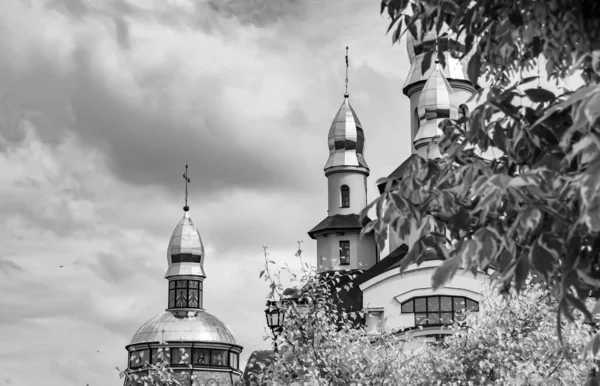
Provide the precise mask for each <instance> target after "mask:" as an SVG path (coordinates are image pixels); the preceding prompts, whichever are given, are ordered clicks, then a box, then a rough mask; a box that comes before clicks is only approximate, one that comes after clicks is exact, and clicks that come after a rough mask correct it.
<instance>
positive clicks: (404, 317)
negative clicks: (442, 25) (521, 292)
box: [308, 31, 485, 347]
mask: <svg viewBox="0 0 600 386" xmlns="http://www.w3.org/2000/svg"><path fill="white" fill-rule="evenodd" d="M443 32H444V31H442V32H441V33H440V35H442V34H443ZM436 44H437V45H438V47H440V46H447V45H448V44H453V45H454V47H456V46H459V47H460V46H461V44H460V42H459V41H457V40H455V39H452V38H448V37H447V35H446V36H440V37H438V36H437V34H436V33H435V32H430V33H428V34H426V35H425V36H424V38H423V39H422V40H418V39H415V38H413V37H412V36H411V34H407V46H408V47H407V48H408V55H409V58H410V64H411V68H410V71H409V74H408V77H407V79H406V82H405V85H404V89H403V92H404V94H405V95H406V96H407V97H408V98H409V99H410V111H411V114H410V117H411V118H410V126H409V125H408V123H409V122H406V123H404V122H403V123H402V124H403V125H404V127H407V128H408V127H410V130H408V129H407V130H406V134H407V135H410V141H411V143H412V144H413V146H412V154H411V155H410V157H409V158H408V159H407V160H405V161H404V162H403V163H401V164H400V166H398V168H397V169H396V170H394V171H393V172H392V173H391V174H390V175H389V177H390V178H394V179H401V178H402V177H403V175H405V173H406V172H407V165H408V164H409V162H410V160H411V159H412V158H413V157H423V158H425V159H436V158H440V157H441V154H440V150H439V148H438V147H437V141H438V138H439V136H440V135H441V134H442V132H441V129H440V128H439V124H440V123H441V122H442V121H443V120H444V119H447V118H452V119H457V118H458V117H459V116H461V115H466V114H468V110H469V109H468V107H467V105H466V102H467V100H468V99H469V98H470V97H471V96H472V94H473V93H474V92H475V85H473V84H471V82H470V81H469V78H468V75H467V64H468V61H469V59H470V55H466V56H465V57H464V58H463V59H461V60H459V59H457V58H454V57H452V56H451V55H450V54H449V53H448V52H445V55H446V58H445V59H446V66H445V67H442V66H441V65H440V64H439V63H437V62H436V63H435V64H432V65H431V67H430V68H429V70H427V71H426V72H425V73H422V71H421V63H422V61H423V58H424V56H425V52H426V50H427V49H429V47H432V46H435V45H436ZM462 47H464V45H462ZM347 81H348V80H347V77H346V93H345V94H344V101H343V103H342V106H341V107H340V109H339V111H338V112H337V114H336V116H335V118H334V120H333V123H332V124H331V128H330V130H329V137H328V146H329V159H328V160H327V163H326V164H325V168H324V170H325V176H326V178H327V180H328V213H327V214H328V215H327V217H326V218H325V219H324V220H322V221H321V222H320V223H319V224H318V225H317V226H315V227H314V228H313V229H312V230H311V231H309V233H308V234H309V236H310V237H311V238H312V239H315V240H316V241H317V261H316V264H317V268H318V271H319V272H331V271H344V272H346V271H348V270H363V271H364V272H363V273H361V274H360V275H359V276H358V277H357V279H355V280H354V284H355V285H357V286H358V287H359V288H360V292H361V294H362V296H361V298H360V302H361V303H362V304H360V308H362V309H364V310H365V311H366V320H365V321H364V323H365V327H366V328H367V330H371V331H374V330H376V329H378V328H382V327H384V328H385V329H387V330H390V329H400V330H410V331H411V335H412V336H413V337H421V338H420V339H418V340H417V341H416V342H419V341H423V340H424V341H434V340H436V339H439V338H440V336H441V335H444V334H448V333H449V331H448V329H447V328H445V327H446V326H448V325H451V324H453V323H454V322H455V321H456V320H457V318H461V317H462V315H463V312H464V311H465V310H469V311H472V312H476V311H478V309H479V301H480V300H481V293H482V290H483V287H482V286H483V283H484V280H485V274H483V273H481V274H480V275H477V276H476V277H474V276H473V275H472V274H471V273H470V272H466V271H464V270H459V272H458V273H457V275H456V276H455V278H454V279H453V280H452V281H451V282H449V283H447V285H446V286H445V287H444V288H441V289H439V290H438V291H436V292H434V291H433V289H432V288H431V276H432V274H433V272H434V270H435V268H436V267H438V266H439V265H440V264H441V263H442V262H441V261H439V260H433V261H424V262H423V263H422V264H421V265H419V266H416V265H415V264H412V265H410V266H408V268H407V269H406V270H405V271H404V272H400V263H401V261H402V259H403V257H404V256H405V255H406V254H407V252H408V250H409V248H410V247H411V246H412V244H413V243H414V242H415V241H416V239H417V237H418V230H417V229H414V227H413V231H412V232H411V234H410V235H409V237H408V238H407V239H406V240H403V239H400V238H399V236H398V235H397V234H396V233H395V232H394V231H393V230H392V229H390V230H389V237H388V243H389V244H388V245H389V251H390V252H389V254H388V255H387V256H385V257H384V258H382V259H380V256H379V252H380V251H379V250H378V248H377V246H376V243H375V239H374V236H373V234H372V233H370V234H366V235H364V236H363V237H362V238H361V237H360V232H361V229H362V226H363V225H364V224H361V223H360V221H359V213H360V211H361V210H362V209H363V208H365V206H366V205H367V186H368V184H367V177H368V176H369V167H368V166H367V161H366V159H365V154H364V148H365V140H366V139H365V137H366V136H368V128H366V129H365V128H363V126H362V124H361V122H360V120H359V118H358V115H357V113H356V112H355V110H354V109H353V107H352V106H351V104H350V98H349V94H348V91H347ZM384 188H385V186H383V185H382V186H379V191H380V193H383V190H384ZM409 347H410V345H409Z"/></svg>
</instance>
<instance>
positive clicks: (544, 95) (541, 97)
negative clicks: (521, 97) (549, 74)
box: [525, 88, 556, 103]
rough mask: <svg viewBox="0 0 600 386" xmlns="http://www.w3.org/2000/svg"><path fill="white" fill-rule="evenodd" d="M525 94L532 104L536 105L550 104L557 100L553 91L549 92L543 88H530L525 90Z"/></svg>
mask: <svg viewBox="0 0 600 386" xmlns="http://www.w3.org/2000/svg"><path fill="white" fill-rule="evenodd" d="M525 94H527V96H528V97H529V99H531V101H532V102H536V103H543V102H549V101H551V100H554V99H555V98H556V96H555V95H554V93H553V92H552V91H548V90H546V89H543V88H528V89H527V90H525Z"/></svg>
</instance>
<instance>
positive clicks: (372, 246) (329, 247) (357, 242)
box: [317, 231, 377, 272]
mask: <svg viewBox="0 0 600 386" xmlns="http://www.w3.org/2000/svg"><path fill="white" fill-rule="evenodd" d="M341 240H348V241H350V265H340V264H339V259H340V249H339V248H340V241H341ZM376 248H377V245H376V243H375V238H374V237H373V235H366V236H365V237H364V238H362V239H361V238H360V233H359V232H358V231H356V232H344V235H343V236H341V235H338V234H335V233H333V234H329V235H327V236H325V235H319V236H317V269H318V271H319V272H321V271H326V270H330V269H365V270H366V269H369V268H370V267H372V266H373V265H374V264H375V262H376V258H377V249H376Z"/></svg>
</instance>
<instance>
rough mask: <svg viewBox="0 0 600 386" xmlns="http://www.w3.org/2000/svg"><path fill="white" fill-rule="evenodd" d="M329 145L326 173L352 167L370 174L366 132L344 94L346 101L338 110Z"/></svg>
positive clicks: (330, 131) (331, 129)
mask: <svg viewBox="0 0 600 386" xmlns="http://www.w3.org/2000/svg"><path fill="white" fill-rule="evenodd" d="M327 143H328V145H329V159H328V160H327V163H326V164H325V175H328V174H329V173H331V172H333V171H335V170H339V169H338V168H344V169H345V168H348V167H349V168H351V169H355V170H357V169H358V170H361V169H362V171H363V172H364V173H366V174H367V175H368V174H369V167H368V166H367V162H366V161H365V157H364V154H363V152H364V149H365V134H364V132H363V129H362V125H361V123H360V121H359V119H358V116H357V115H356V113H355V112H354V109H353V108H352V106H351V105H350V102H349V101H348V95H347V94H346V95H344V103H342V106H341V107H340V109H339V110H338V112H337V114H336V115H335V118H334V120H333V123H332V124H331V128H330V129H329V137H328V141H327Z"/></svg>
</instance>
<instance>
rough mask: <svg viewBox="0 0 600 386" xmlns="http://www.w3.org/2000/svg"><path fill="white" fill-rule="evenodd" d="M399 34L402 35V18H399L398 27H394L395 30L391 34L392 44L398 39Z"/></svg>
mask: <svg viewBox="0 0 600 386" xmlns="http://www.w3.org/2000/svg"><path fill="white" fill-rule="evenodd" d="M400 36H402V19H400V21H399V22H398V27H396V30H395V31H394V33H393V35H392V44H394V43H396V42H397V41H399V40H400Z"/></svg>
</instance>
